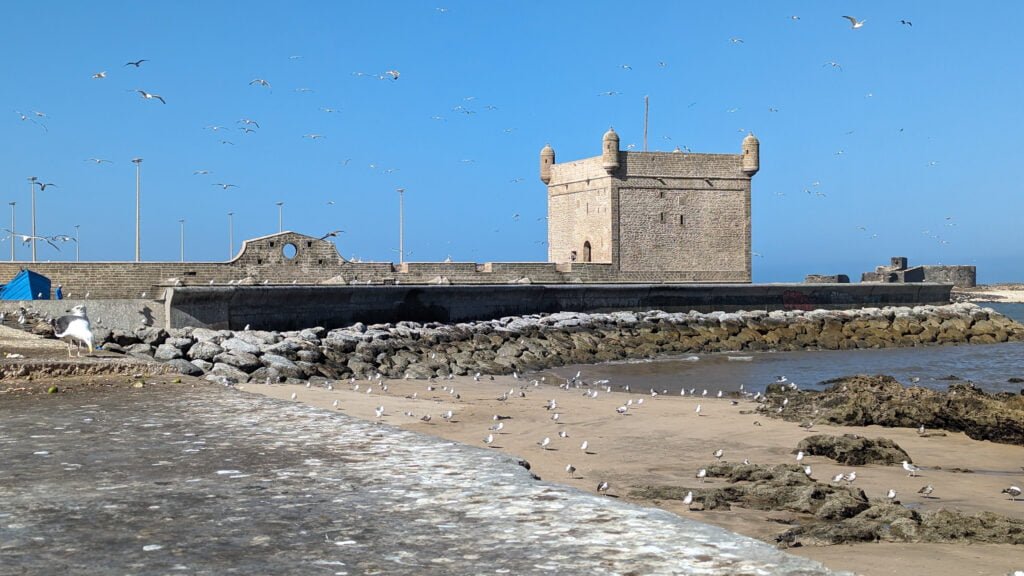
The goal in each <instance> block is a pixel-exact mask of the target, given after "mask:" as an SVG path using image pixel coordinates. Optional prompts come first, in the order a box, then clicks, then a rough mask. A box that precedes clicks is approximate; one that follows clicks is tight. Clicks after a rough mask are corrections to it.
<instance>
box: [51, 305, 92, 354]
mask: <svg viewBox="0 0 1024 576" xmlns="http://www.w3.org/2000/svg"><path fill="white" fill-rule="evenodd" d="M70 312H71V314H70V315H68V316H61V317H60V318H57V319H56V320H54V322H53V335H54V336H56V337H57V338H61V339H64V338H67V343H68V357H69V358H70V357H71V343H72V342H73V341H74V342H77V343H78V344H79V345H81V344H85V345H86V346H87V347H88V348H89V353H90V354H92V353H93V345H92V325H91V324H90V322H89V317H88V316H86V314H85V306H83V305H82V304H79V305H78V306H75V307H74V308H72V309H71V310H70ZM78 355H79V356H81V355H82V350H81V348H79V350H78Z"/></svg>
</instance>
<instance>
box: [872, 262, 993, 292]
mask: <svg viewBox="0 0 1024 576" xmlns="http://www.w3.org/2000/svg"><path fill="white" fill-rule="evenodd" d="M860 281H861V282H889V283H906V282H939V283H942V284H952V285H954V286H956V287H957V288H973V287H974V286H977V282H978V272H977V269H976V268H975V267H974V266H962V265H938V266H935V265H925V266H913V267H910V266H908V261H907V258H906V257H905V256H893V257H892V258H890V260H889V265H888V266H876V267H875V271H874V272H864V273H863V274H861V277H860Z"/></svg>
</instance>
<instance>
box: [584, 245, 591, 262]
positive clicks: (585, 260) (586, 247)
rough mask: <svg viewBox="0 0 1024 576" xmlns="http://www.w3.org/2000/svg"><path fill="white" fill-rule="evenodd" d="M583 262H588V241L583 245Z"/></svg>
mask: <svg viewBox="0 0 1024 576" xmlns="http://www.w3.org/2000/svg"><path fill="white" fill-rule="evenodd" d="M583 261H584V262H590V240H587V241H586V242H584V243H583Z"/></svg>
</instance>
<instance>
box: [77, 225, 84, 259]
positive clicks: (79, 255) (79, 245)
mask: <svg viewBox="0 0 1024 576" xmlns="http://www.w3.org/2000/svg"><path fill="white" fill-rule="evenodd" d="M81 227H82V225H81V224H75V262H81V256H82V241H81V238H80V237H79V235H78V229H79V228H81Z"/></svg>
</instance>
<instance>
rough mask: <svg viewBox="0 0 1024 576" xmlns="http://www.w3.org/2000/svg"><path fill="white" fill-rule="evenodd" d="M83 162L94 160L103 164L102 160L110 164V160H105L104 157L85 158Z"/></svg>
mask: <svg viewBox="0 0 1024 576" xmlns="http://www.w3.org/2000/svg"><path fill="white" fill-rule="evenodd" d="M83 162H95V163H97V164H103V163H104V162H107V163H108V164H112V162H111V161H110V160H106V159H104V158H86V159H85V160H83Z"/></svg>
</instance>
